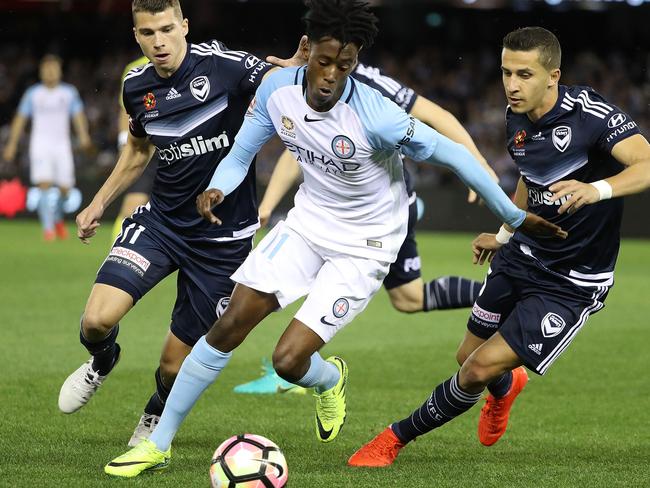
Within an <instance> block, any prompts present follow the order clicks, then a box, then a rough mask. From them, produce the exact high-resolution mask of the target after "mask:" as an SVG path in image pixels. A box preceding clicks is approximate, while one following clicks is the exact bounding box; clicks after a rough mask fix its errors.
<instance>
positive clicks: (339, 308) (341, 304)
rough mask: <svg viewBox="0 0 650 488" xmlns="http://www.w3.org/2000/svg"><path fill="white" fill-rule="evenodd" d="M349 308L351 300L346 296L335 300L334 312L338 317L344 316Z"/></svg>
mask: <svg viewBox="0 0 650 488" xmlns="http://www.w3.org/2000/svg"><path fill="white" fill-rule="evenodd" d="M349 310H350V302H348V301H347V300H346V299H345V298H339V299H338V300H336V301H335V302H334V305H332V313H333V314H334V317H336V318H337V319H340V318H341V317H343V316H344V315H345V314H347V313H348V311H349Z"/></svg>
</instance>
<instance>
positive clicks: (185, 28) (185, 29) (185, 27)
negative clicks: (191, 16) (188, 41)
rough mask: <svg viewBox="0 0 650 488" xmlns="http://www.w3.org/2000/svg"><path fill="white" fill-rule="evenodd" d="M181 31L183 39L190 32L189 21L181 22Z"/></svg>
mask: <svg viewBox="0 0 650 488" xmlns="http://www.w3.org/2000/svg"><path fill="white" fill-rule="evenodd" d="M181 29H183V37H185V36H186V35H187V33H188V32H189V31H190V21H189V20H187V19H183V22H181Z"/></svg>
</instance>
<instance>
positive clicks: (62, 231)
mask: <svg viewBox="0 0 650 488" xmlns="http://www.w3.org/2000/svg"><path fill="white" fill-rule="evenodd" d="M54 229H55V231H56V237H57V238H59V239H61V240H65V239H67V238H68V237H69V236H68V229H66V228H65V223H64V222H63V220H59V221H58V222H57V223H55V224H54Z"/></svg>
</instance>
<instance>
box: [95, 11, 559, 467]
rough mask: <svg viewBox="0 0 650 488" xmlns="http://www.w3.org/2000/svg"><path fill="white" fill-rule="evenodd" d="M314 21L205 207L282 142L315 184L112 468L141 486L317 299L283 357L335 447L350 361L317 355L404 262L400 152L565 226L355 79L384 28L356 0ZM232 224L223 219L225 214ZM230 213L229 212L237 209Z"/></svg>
mask: <svg viewBox="0 0 650 488" xmlns="http://www.w3.org/2000/svg"><path fill="white" fill-rule="evenodd" d="M308 5H309V11H308V12H307V14H306V15H305V23H306V32H307V36H308V38H309V43H308V45H305V46H304V51H305V54H307V55H306V56H305V57H307V58H308V63H307V66H306V67H300V68H287V69H284V70H281V71H277V72H275V73H273V74H271V75H270V76H269V77H268V78H267V79H266V80H265V82H264V83H263V84H262V85H261V86H260V88H259V89H258V90H257V92H256V95H255V99H254V101H253V102H252V103H251V106H250V108H249V110H248V112H247V116H246V119H245V120H244V123H243V125H242V127H241V129H240V131H239V133H238V134H237V137H236V138H235V144H234V146H233V149H232V151H230V153H229V154H228V156H226V158H225V159H224V160H223V161H222V163H221V164H220V165H219V166H218V167H217V170H216V171H215V174H214V176H213V177H212V180H211V181H210V182H209V183H208V185H207V189H206V191H205V192H203V193H202V194H201V195H199V197H198V198H197V208H198V210H199V212H200V214H201V215H202V216H203V217H204V218H205V219H206V220H207V221H209V222H210V223H212V224H219V225H218V226H216V227H217V228H219V226H220V225H222V224H223V223H225V221H224V222H222V220H221V219H220V218H218V217H216V216H215V215H214V214H213V213H212V208H213V207H214V206H215V205H220V206H219V207H218V210H220V209H221V205H222V204H223V203H222V202H227V198H228V195H230V194H231V192H233V191H236V189H237V188H238V187H239V185H240V184H241V183H242V181H244V179H245V177H246V175H247V174H248V172H249V168H250V165H251V162H252V160H253V158H254V156H255V154H256V153H257V152H258V151H259V150H260V148H261V147H262V146H263V145H264V143H265V142H266V141H268V140H269V139H270V138H271V137H272V136H273V135H274V134H276V133H277V134H278V135H279V136H280V137H281V139H282V141H283V142H284V144H285V145H286V146H287V148H288V149H289V150H290V151H291V152H292V153H293V155H294V156H295V157H296V159H297V160H298V161H299V162H300V164H301V167H302V169H303V171H304V173H305V183H304V184H303V185H302V186H301V187H300V190H299V192H298V194H297V196H296V205H295V206H294V207H293V209H292V210H291V212H290V213H289V215H288V217H287V221H286V222H280V223H279V224H278V225H276V226H275V227H274V228H273V230H272V231H271V232H270V233H269V234H268V235H266V236H265V237H264V239H262V241H261V242H260V244H259V245H258V246H257V247H256V248H255V250H253V252H252V253H251V254H250V255H249V257H248V258H246V260H245V262H244V263H243V264H242V265H241V266H240V267H239V268H238V269H237V272H236V273H235V274H234V275H233V276H232V279H233V280H234V281H236V282H237V286H236V287H235V289H234V291H233V295H232V298H231V300H230V304H229V306H228V308H227V309H226V310H225V312H224V314H223V315H222V316H221V317H220V318H219V319H218V320H217V321H216V322H215V324H214V325H213V326H212V328H211V329H210V331H209V332H208V333H207V334H206V335H205V336H203V337H202V338H201V339H200V340H199V341H197V343H196V345H195V346H194V348H193V349H192V352H191V353H190V354H189V356H187V358H186V359H185V361H184V362H183V366H182V368H181V370H180V371H179V374H178V377H177V378H176V381H175V382H174V386H173V388H172V391H171V393H170V395H169V398H168V399H167V402H166V404H165V409H164V411H163V415H162V417H161V419H160V422H159V423H158V425H157V427H156V429H155V430H154V432H153V433H152V435H151V437H150V438H149V439H147V440H143V441H142V442H141V443H140V444H138V445H137V446H136V447H134V448H133V449H131V450H130V451H128V452H127V453H125V454H124V455H122V456H119V457H118V458H116V459H114V460H113V461H112V462H110V463H108V465H106V467H105V468H104V470H105V472H106V473H108V474H111V475H114V476H121V477H133V476H137V475H139V474H140V473H142V472H143V471H147V470H159V469H163V468H165V467H166V466H167V465H168V463H169V459H170V456H171V442H172V440H173V438H174V436H175V435H176V432H177V431H178V429H179V427H180V425H181V423H182V422H183V420H184V419H185V417H186V416H187V414H188V413H189V411H190V410H191V408H192V407H193V406H194V405H195V403H196V401H197V400H198V399H199V397H200V396H201V394H202V393H203V392H204V391H205V389H206V388H207V387H208V386H209V385H210V384H211V383H213V382H214V381H216V379H217V378H218V376H219V374H220V372H221V371H222V370H223V368H225V367H226V365H227V364H228V362H229V360H230V358H231V356H232V351H233V350H234V349H235V348H236V347H237V346H239V345H240V344H241V343H242V342H243V341H244V340H245V338H246V336H247V335H248V334H249V333H250V332H251V331H252V330H253V329H254V328H255V327H256V326H257V325H258V324H259V323H260V322H261V321H262V320H263V319H264V318H265V317H266V316H268V315H269V314H270V313H272V312H274V311H276V310H278V309H279V308H282V307H285V306H287V305H289V304H290V303H292V302H294V301H296V300H297V299H299V298H300V297H302V296H305V295H306V296H307V298H306V300H305V302H304V303H303V304H302V306H301V307H300V309H299V310H298V312H297V313H296V315H295V317H294V318H293V319H292V320H291V322H290V324H289V325H288V326H287V328H286V329H285V331H284V333H283V334H282V337H281V338H280V340H279V342H278V344H277V345H276V347H275V350H274V352H273V366H274V368H275V370H276V371H277V372H278V374H280V375H281V376H282V377H283V378H284V379H287V380H289V381H292V382H294V383H297V384H298V385H300V386H302V387H307V388H310V387H313V388H314V390H315V392H316V394H315V396H316V398H317V400H316V416H315V422H314V427H315V431H316V436H317V438H318V440H319V441H321V442H331V441H333V440H334V439H336V438H337V436H338V434H339V432H340V429H341V427H342V426H343V423H344V421H345V418H346V384H347V366H346V364H345V362H344V361H343V360H342V359H341V358H339V357H336V356H332V357H330V358H328V359H327V360H325V359H323V358H322V357H321V355H320V353H319V350H320V349H321V348H322V347H323V346H324V345H325V344H326V343H327V342H329V341H330V340H331V339H332V338H333V337H334V336H335V335H336V334H337V333H338V332H339V331H340V330H341V329H343V328H344V327H345V326H347V325H348V324H349V323H350V322H351V321H352V320H354V318H355V317H356V316H357V315H359V314H360V313H362V312H363V310H364V309H365V307H366V306H367V304H368V303H369V302H370V300H371V299H372V297H373V295H374V294H375V293H376V292H377V291H378V290H379V288H380V287H381V284H382V282H383V280H384V278H385V277H386V275H387V274H388V271H389V268H390V263H391V262H394V261H395V259H396V258H397V253H398V251H399V248H400V246H401V245H402V242H403V241H404V238H405V237H406V232H407V227H408V195H407V193H406V185H405V183H404V176H403V171H402V159H401V155H400V151H401V152H403V153H404V154H405V155H407V156H408V157H411V158H413V159H415V160H418V161H424V162H428V163H430V164H438V165H441V166H445V167H448V168H451V169H453V170H454V171H455V172H457V173H458V175H459V176H460V177H461V178H462V179H463V181H464V182H465V183H466V184H468V185H469V186H471V187H472V188H474V189H475V190H476V191H477V192H478V193H479V194H480V195H481V196H482V197H483V198H484V200H485V201H486V203H487V205H488V206H489V207H490V209H491V210H492V211H493V212H494V213H495V214H496V215H497V216H498V217H499V218H500V220H501V221H503V222H508V223H509V224H510V225H513V226H514V227H518V228H519V227H521V228H523V229H526V230H527V231H532V232H542V233H544V235H557V233H561V230H560V229H559V227H557V226H555V225H553V224H550V223H548V222H547V221H545V220H544V219H541V218H539V217H537V216H535V215H532V214H527V213H526V212H525V211H523V210H520V209H518V208H517V207H516V206H515V205H514V204H513V203H512V202H511V201H510V199H509V198H508V197H507V196H506V195H505V194H504V193H503V191H502V190H501V189H500V188H499V186H498V185H497V184H496V183H495V182H494V181H493V180H492V178H491V177H490V176H489V174H488V173H487V172H486V171H485V169H483V168H482V167H481V165H480V163H479V162H478V161H476V160H475V159H474V158H473V157H472V155H471V154H470V153H469V151H468V150H467V149H465V148H464V147H463V146H462V145H460V144H457V143H455V142H452V141H451V140H449V139H448V138H446V137H444V136H441V135H440V134H438V133H437V132H436V131H434V130H433V129H431V128H430V127H428V126H427V125H425V124H423V123H422V122H419V121H418V120H416V119H414V118H413V117H411V116H409V115H408V114H407V113H406V112H404V111H403V110H402V109H401V108H400V107H399V106H397V105H396V104H394V103H393V102H391V101H390V100H388V99H387V98H385V97H383V96H382V95H381V94H380V93H379V92H377V91H376V90H373V89H372V88H370V87H368V86H366V85H364V84H363V83H360V82H357V81H354V79H353V78H352V77H350V74H351V72H352V70H353V69H354V67H355V66H356V64H357V57H358V53H359V50H360V49H361V48H362V47H367V46H370V45H371V44H372V42H373V40H374V38H375V35H376V33H377V27H376V21H377V19H376V17H375V16H374V15H373V14H372V13H371V12H370V11H369V9H368V4H367V3H365V2H361V1H358V0H312V1H309V2H308ZM219 214H220V215H221V212H219ZM226 215H227V213H226Z"/></svg>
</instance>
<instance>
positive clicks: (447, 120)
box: [411, 95, 499, 203]
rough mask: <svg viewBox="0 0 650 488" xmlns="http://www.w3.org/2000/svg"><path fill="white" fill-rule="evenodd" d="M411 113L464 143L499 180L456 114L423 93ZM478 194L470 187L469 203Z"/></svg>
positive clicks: (447, 135)
mask: <svg viewBox="0 0 650 488" xmlns="http://www.w3.org/2000/svg"><path fill="white" fill-rule="evenodd" d="M411 115H413V116H414V117H416V118H417V119H420V120H421V121H422V122H424V123H425V124H427V125H428V126H430V127H433V128H434V129H435V130H437V131H438V132H440V133H441V134H442V135H443V136H446V137H448V138H449V139H451V140H452V141H454V142H457V143H459V144H462V145H463V146H465V147H466V148H467V150H468V151H469V152H470V153H472V156H474V157H475V158H476V160H477V161H478V162H479V163H481V166H483V168H484V169H485V171H487V172H488V174H489V175H490V176H491V177H492V179H493V180H494V181H496V182H497V183H498V182H499V177H498V176H497V174H496V173H495V172H494V170H493V169H492V168H491V167H490V165H489V164H488V162H487V160H486V159H485V158H484V157H483V155H482V154H481V151H479V150H478V148H477V147H476V144H475V143H474V140H473V139H472V136H470V135H469V133H468V132H467V131H466V130H465V128H464V127H463V126H462V124H461V123H460V122H459V121H458V119H457V118H456V117H454V115H453V114H452V113H451V112H449V111H447V110H445V109H444V108H442V107H441V106H440V105H437V104H436V103H434V102H432V101H431V100H429V99H428V98H425V97H423V96H421V95H418V97H417V98H416V99H415V103H414V104H413V108H412V109H411ZM477 200H478V199H477V195H476V192H474V190H472V189H471V188H470V190H469V194H468V196H467V201H468V202H469V203H474V202H476V201H477Z"/></svg>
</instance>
